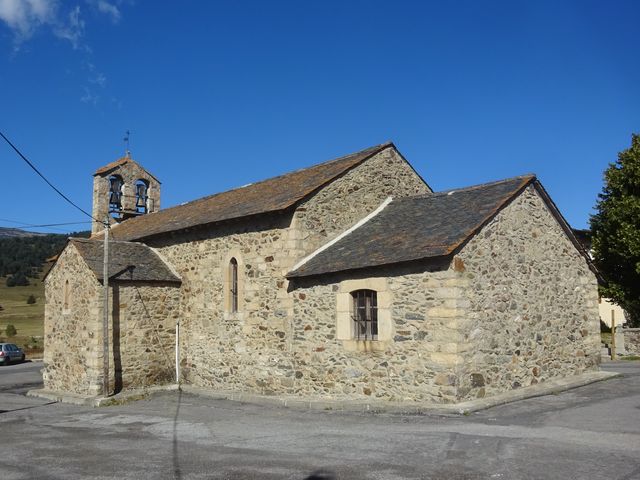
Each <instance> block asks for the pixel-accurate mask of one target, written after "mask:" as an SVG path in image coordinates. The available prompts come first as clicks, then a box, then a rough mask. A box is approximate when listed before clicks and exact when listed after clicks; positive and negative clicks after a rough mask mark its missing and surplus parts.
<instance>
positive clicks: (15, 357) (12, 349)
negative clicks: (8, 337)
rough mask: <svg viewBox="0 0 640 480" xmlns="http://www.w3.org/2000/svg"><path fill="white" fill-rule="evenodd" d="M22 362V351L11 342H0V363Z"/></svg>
mask: <svg viewBox="0 0 640 480" xmlns="http://www.w3.org/2000/svg"><path fill="white" fill-rule="evenodd" d="M11 362H24V352H23V351H22V350H21V349H20V348H18V346H17V345H14V344H13V343H0V364H2V365H9V364H10V363H11Z"/></svg>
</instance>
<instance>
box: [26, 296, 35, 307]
mask: <svg viewBox="0 0 640 480" xmlns="http://www.w3.org/2000/svg"><path fill="white" fill-rule="evenodd" d="M34 303H36V297H34V296H33V295H29V298H27V305H33V304H34Z"/></svg>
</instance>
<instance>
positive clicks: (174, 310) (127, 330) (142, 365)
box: [110, 282, 180, 392]
mask: <svg viewBox="0 0 640 480" xmlns="http://www.w3.org/2000/svg"><path fill="white" fill-rule="evenodd" d="M110 286H111V294H112V297H111V320H112V338H111V340H112V341H111V346H110V348H111V352H112V353H111V355H110V357H111V362H112V363H111V366H110V371H111V375H110V377H111V382H112V391H115V392H118V391H120V390H123V389H129V388H139V387H145V386H149V385H159V384H163V383H168V382H171V381H174V380H175V357H174V348H175V333H176V329H175V325H176V322H177V321H178V320H179V319H180V313H179V308H180V301H179V293H180V291H179V288H178V287H177V286H174V285H165V284H158V283H144V282H114V283H112V284H111V285H110Z"/></svg>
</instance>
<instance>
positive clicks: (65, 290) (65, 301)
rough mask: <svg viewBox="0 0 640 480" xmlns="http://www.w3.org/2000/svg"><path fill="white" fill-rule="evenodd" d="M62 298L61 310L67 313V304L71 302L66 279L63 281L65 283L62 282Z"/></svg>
mask: <svg viewBox="0 0 640 480" xmlns="http://www.w3.org/2000/svg"><path fill="white" fill-rule="evenodd" d="M62 297H63V300H62V309H63V310H64V311H65V312H68V311H69V306H70V305H69V303H70V300H71V292H70V288H69V280H68V279H67V280H65V282H64V287H63V289H62Z"/></svg>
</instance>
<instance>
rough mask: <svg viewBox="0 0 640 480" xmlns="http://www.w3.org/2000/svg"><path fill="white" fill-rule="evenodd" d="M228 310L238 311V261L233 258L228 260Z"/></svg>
mask: <svg viewBox="0 0 640 480" xmlns="http://www.w3.org/2000/svg"><path fill="white" fill-rule="evenodd" d="M229 311H230V312H231V313H236V312H237V311H238V261H237V260H236V259H235V258H232V259H231V260H230V261H229Z"/></svg>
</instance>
